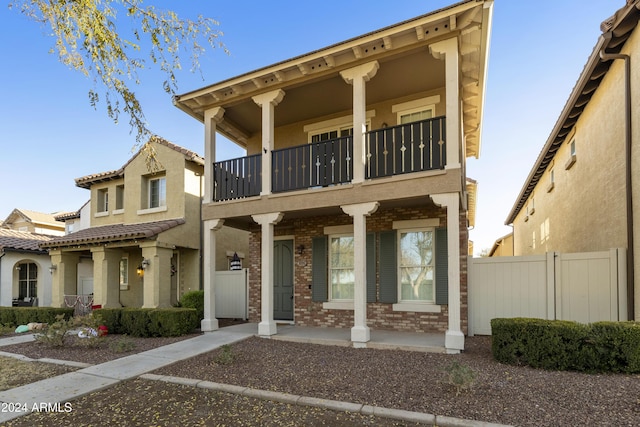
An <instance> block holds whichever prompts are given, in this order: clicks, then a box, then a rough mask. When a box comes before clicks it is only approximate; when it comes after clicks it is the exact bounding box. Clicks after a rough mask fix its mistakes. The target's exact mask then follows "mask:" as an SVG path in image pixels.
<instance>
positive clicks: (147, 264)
mask: <svg viewBox="0 0 640 427" xmlns="http://www.w3.org/2000/svg"><path fill="white" fill-rule="evenodd" d="M150 264H151V262H150V261H149V260H148V259H143V260H142V264H140V265H141V266H142V269H143V270H146V269H147V267H149V265H150Z"/></svg>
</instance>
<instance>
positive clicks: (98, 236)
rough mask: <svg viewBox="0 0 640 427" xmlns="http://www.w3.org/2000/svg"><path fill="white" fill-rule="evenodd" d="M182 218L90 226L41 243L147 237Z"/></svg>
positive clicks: (52, 244)
mask: <svg viewBox="0 0 640 427" xmlns="http://www.w3.org/2000/svg"><path fill="white" fill-rule="evenodd" d="M184 223H185V221H184V219H183V218H178V219H168V220H164V221H154V222H144V223H139V224H114V225H105V226H102V227H90V228H85V229H83V230H80V231H78V232H76V233H71V234H67V235H66V236H60V237H55V238H53V239H51V240H50V241H48V242H45V243H43V244H41V245H40V246H41V247H42V248H53V247H64V246H73V245H87V244H95V243H107V242H121V241H125V240H136V239H149V238H152V237H155V236H157V235H158V234H160V233H162V232H163V231H167V230H169V229H171V228H173V227H177V226H178V225H181V224H184Z"/></svg>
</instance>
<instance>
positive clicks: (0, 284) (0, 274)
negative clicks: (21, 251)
mask: <svg viewBox="0 0 640 427" xmlns="http://www.w3.org/2000/svg"><path fill="white" fill-rule="evenodd" d="M6 254H7V253H6V252H5V251H4V249H2V251H1V253H0V293H2V258H3V257H4V256H5V255H6ZM12 297H13V295H12Z"/></svg>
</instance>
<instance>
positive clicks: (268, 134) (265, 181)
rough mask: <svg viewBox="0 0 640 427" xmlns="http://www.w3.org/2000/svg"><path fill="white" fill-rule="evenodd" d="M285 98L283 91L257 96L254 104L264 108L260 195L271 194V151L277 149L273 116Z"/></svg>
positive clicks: (254, 98)
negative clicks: (276, 107)
mask: <svg viewBox="0 0 640 427" xmlns="http://www.w3.org/2000/svg"><path fill="white" fill-rule="evenodd" d="M283 98H284V91H283V90H281V89H278V90H274V91H271V92H267V93H263V94H260V95H256V96H254V97H253V98H251V99H253V102H255V103H256V104H258V105H259V106H261V107H262V191H261V192H260V195H265V194H271V151H273V149H274V147H275V142H274V135H273V126H274V124H273V114H274V109H275V106H276V105H278V104H279V103H280V102H281V101H282V99H283Z"/></svg>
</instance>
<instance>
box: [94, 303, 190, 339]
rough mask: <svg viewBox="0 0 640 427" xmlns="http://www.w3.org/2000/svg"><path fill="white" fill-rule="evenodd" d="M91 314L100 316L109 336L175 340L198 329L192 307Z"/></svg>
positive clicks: (120, 310)
mask: <svg viewBox="0 0 640 427" xmlns="http://www.w3.org/2000/svg"><path fill="white" fill-rule="evenodd" d="M94 313H96V314H98V315H100V316H101V317H102V320H103V323H104V325H105V326H106V327H107V328H108V329H109V333H115V334H127V335H131V336H135V337H175V336H180V335H185V334H188V333H190V332H192V331H193V330H194V329H196V328H197V327H198V326H199V320H198V314H197V311H196V309H194V308H129V307H125V308H101V309H97V310H94Z"/></svg>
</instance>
